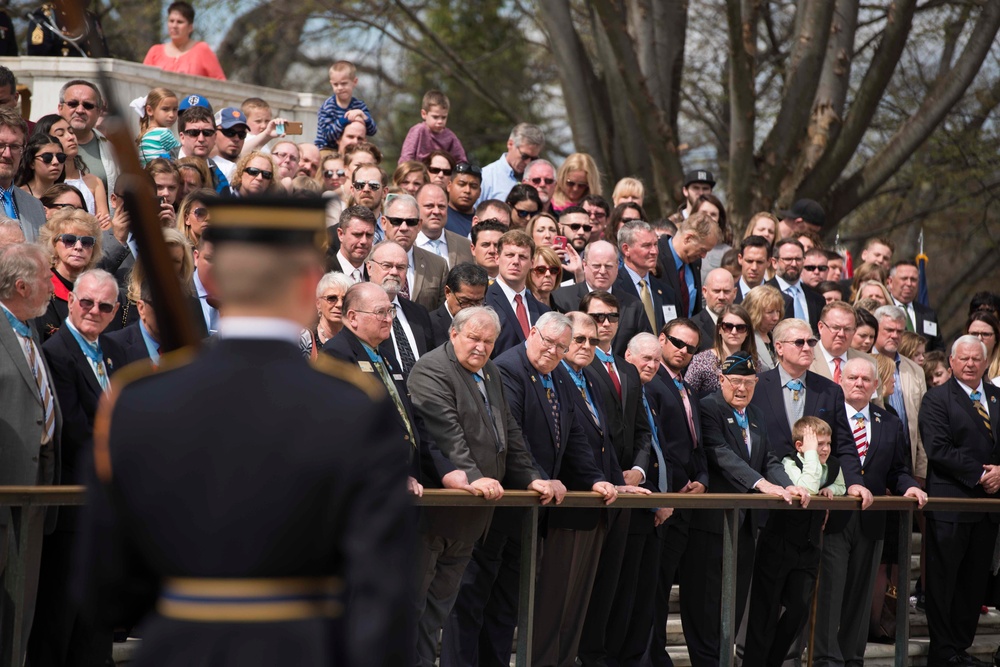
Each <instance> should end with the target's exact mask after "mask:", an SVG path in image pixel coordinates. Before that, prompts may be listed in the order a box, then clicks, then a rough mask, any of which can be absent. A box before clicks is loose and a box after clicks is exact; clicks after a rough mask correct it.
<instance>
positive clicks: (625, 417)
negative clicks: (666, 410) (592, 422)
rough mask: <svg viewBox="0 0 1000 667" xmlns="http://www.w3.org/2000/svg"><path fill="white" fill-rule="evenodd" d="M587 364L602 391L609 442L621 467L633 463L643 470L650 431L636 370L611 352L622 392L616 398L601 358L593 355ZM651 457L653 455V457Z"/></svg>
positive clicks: (645, 466)
mask: <svg viewBox="0 0 1000 667" xmlns="http://www.w3.org/2000/svg"><path fill="white" fill-rule="evenodd" d="M590 367H591V369H593V370H594V371H595V372H594V374H593V376H592V377H593V378H595V381H596V384H597V386H598V387H599V388H600V390H601V392H602V394H603V399H604V406H605V411H606V412H607V414H608V430H610V436H611V443H612V445H613V446H614V448H615V457H616V458H617V460H618V463H619V464H620V465H621V469H622V470H631V469H632V468H633V467H639V468H642V469H643V470H646V469H647V466H649V459H650V456H651V455H652V454H651V452H650V447H651V446H652V444H651V438H652V431H650V430H649V422H648V421H646V409H645V408H644V407H643V405H642V381H641V380H640V379H639V371H637V370H636V369H635V366H633V365H632V364H630V363H629V362H627V361H625V358H624V357H620V356H618V355H615V368H617V369H618V377H619V383H620V384H621V387H622V395H621V398H619V397H618V392H616V391H615V385H614V383H613V382H612V381H611V376H610V375H609V374H608V369H607V368H606V367H605V366H604V364H602V363H601V360H600V359H597V358H596V357H595V358H594V361H593V363H591V364H590ZM655 458H656V457H655V456H654V457H653V459H654V460H655Z"/></svg>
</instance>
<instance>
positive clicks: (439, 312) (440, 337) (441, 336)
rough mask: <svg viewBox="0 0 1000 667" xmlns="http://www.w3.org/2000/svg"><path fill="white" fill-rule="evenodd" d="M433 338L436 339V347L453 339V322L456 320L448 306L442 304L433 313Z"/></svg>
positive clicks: (431, 316) (431, 315)
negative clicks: (451, 331)
mask: <svg viewBox="0 0 1000 667" xmlns="http://www.w3.org/2000/svg"><path fill="white" fill-rule="evenodd" d="M430 318H431V336H432V337H433V338H434V347H439V346H441V345H444V344H445V343H447V342H448V341H449V340H450V339H451V333H450V330H451V321H452V320H453V319H454V318H453V317H452V316H451V313H450V312H448V304H447V303H442V304H441V305H440V306H438V307H437V308H435V309H434V310H433V311H431V314H430Z"/></svg>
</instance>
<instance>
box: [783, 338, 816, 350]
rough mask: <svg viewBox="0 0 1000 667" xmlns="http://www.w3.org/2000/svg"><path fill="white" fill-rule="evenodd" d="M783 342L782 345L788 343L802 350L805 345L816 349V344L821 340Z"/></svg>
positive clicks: (797, 339) (798, 339)
mask: <svg viewBox="0 0 1000 667" xmlns="http://www.w3.org/2000/svg"><path fill="white" fill-rule="evenodd" d="M781 342H782V343H788V344H789V345H794V346H795V347H799V348H801V347H802V346H804V345H808V346H809V347H816V344H817V343H818V342H819V339H817V338H796V339H795V340H783V341H781Z"/></svg>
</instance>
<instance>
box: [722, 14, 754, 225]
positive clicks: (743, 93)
mask: <svg viewBox="0 0 1000 667" xmlns="http://www.w3.org/2000/svg"><path fill="white" fill-rule="evenodd" d="M759 17H760V2H759V0H728V1H727V3H726V18H727V20H728V24H729V62H730V65H729V170H728V173H729V178H728V185H729V191H728V194H729V196H728V198H727V199H728V201H727V202H726V203H727V204H728V211H727V213H728V218H729V222H730V224H731V225H732V226H733V228H734V229H736V230H740V229H742V228H743V226H744V225H745V224H746V222H747V221H748V220H749V219H750V216H751V215H752V214H753V203H754V200H755V199H756V197H755V195H754V192H753V184H754V182H755V181H756V179H755V171H756V167H755V165H754V131H755V127H756V119H757V115H756V108H755V105H756V102H757V96H756V90H755V81H756V68H755V63H756V59H757V22H758V19H759Z"/></svg>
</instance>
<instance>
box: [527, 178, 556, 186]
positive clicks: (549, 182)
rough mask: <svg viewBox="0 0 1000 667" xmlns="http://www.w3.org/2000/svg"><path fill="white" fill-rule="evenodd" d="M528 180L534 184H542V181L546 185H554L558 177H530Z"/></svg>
mask: <svg viewBox="0 0 1000 667" xmlns="http://www.w3.org/2000/svg"><path fill="white" fill-rule="evenodd" d="M528 182H529V183H531V184H532V185H541V184H542V183H544V184H545V185H552V184H553V183H555V182H556V179H554V178H529V179H528Z"/></svg>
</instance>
